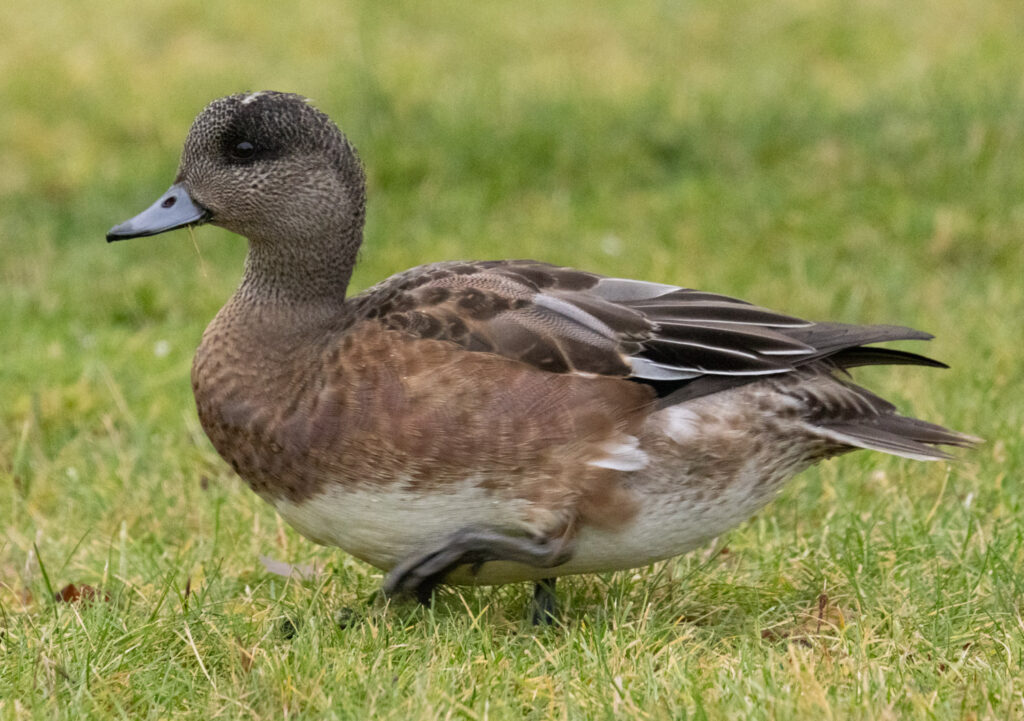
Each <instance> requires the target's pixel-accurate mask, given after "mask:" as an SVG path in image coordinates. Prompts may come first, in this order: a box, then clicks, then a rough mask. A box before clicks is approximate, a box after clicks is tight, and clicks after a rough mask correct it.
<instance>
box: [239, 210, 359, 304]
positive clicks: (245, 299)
mask: <svg viewBox="0 0 1024 721" xmlns="http://www.w3.org/2000/svg"><path fill="white" fill-rule="evenodd" d="M361 243H362V227H361V226H358V225H355V224H348V225H347V227H344V228H336V229H329V230H322V231H320V232H317V233H315V234H311V237H304V238H291V239H289V240H288V241H285V242H282V241H281V240H280V239H275V240H274V241H273V242H269V241H266V240H263V239H260V238H250V239H249V254H248V255H247V256H246V259H245V274H244V275H243V276H242V282H241V284H240V285H239V287H238V290H237V291H236V293H235V297H234V298H233V299H232V301H233V302H235V303H240V304H242V305H244V306H246V307H248V308H249V309H250V312H253V311H255V312H257V313H259V314H260V315H263V314H264V313H265V312H270V313H271V315H276V316H279V317H281V319H282V321H285V322H289V323H293V322H296V321H299V322H301V321H302V319H303V318H305V319H307V320H314V318H313V316H317V315H319V314H320V313H327V314H340V313H343V312H344V307H345V292H346V290H347V289H348V283H349V279H350V278H351V277H352V269H353V267H354V266H355V262H356V256H357V254H358V251H359V246H360V245H361ZM261 311H262V312H261Z"/></svg>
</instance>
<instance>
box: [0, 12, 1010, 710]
mask: <svg viewBox="0 0 1024 721" xmlns="http://www.w3.org/2000/svg"><path fill="white" fill-rule="evenodd" d="M0 27H3V28H4V41H3V43H2V44H0V158H2V161H0V352H2V363H0V721H3V720H6V719H27V718H40V719H53V718H68V719H71V718H73V719H81V718H125V719H150V718H152V719H157V718H160V719H165V718H197V719H199V718H202V719H229V718H252V717H257V718H268V719H269V718H282V717H287V718H309V719H319V718H352V719H368V718H374V719H376V718H382V719H420V718H424V719H431V718H466V719H484V718H488V719H519V718H532V719H549V718H564V719H577V718H598V717H600V718H624V717H634V718H652V719H682V718H693V719H703V718H710V719H715V718H749V719H817V718H836V719H949V718H969V719H982V718H999V719H1003V718H1024V391H1022V389H1024V359H1022V348H1024V322H1022V318H1024V282H1022V280H1024V248H1022V240H1024V81H1022V77H1024V73H1022V69H1024V60H1022V55H1021V51H1020V43H1021V40H1020V39H1021V37H1024V6H1021V4H1020V3H1019V1H1018V0H992V1H990V2H986V3H959V2H954V0H932V1H930V2H924V3H899V2H895V1H892V2H888V1H886V0H871V1H866V2H858V3H847V2H841V1H840V0H822V1H821V2H810V1H809V0H780V1H779V2H753V1H752V0H750V1H742V2H737V3H712V2H698V1H695V0H694V1H688V2H678V3H671V2H664V1H661V2H658V1H655V0H636V1H634V2H631V3H628V4H627V3H614V2H605V3H586V4H582V3H560V4H556V3H540V2H533V1H532V0H530V1H528V2H524V3H504V2H485V3H477V4H472V5H471V4H463V3H454V2H449V3H436V4H435V3H431V4H427V3H416V2H411V1H407V2H396V3H378V2H373V1H372V0H365V2H351V3H326V2H314V1H313V0H299V1H298V2H295V3H291V4H288V5H284V4H281V3H275V2H270V1H269V0H254V2H250V3H245V4H242V3H236V4H227V3H225V4H223V5H216V4H213V3H204V2H199V1H198V0H177V1H174V2H158V1H157V0H136V1H135V2H128V1H127V0H111V1H110V2H104V3H99V4H97V3H85V2H81V1H80V0H71V1H70V2H57V0H42V1H41V2H37V3H28V2H25V1H24V0H15V2H14V3H7V4H5V5H4V6H3V7H0ZM263 88H272V89H278V90H290V91H295V92H300V93H303V94H305V95H308V96H310V97H312V98H313V99H314V100H315V101H316V103H317V105H318V106H319V107H321V108H322V109H324V110H325V111H327V112H328V113H329V114H330V115H331V116H332V117H333V118H334V119H335V120H336V121H337V122H338V123H339V124H340V125H341V126H342V128H343V129H345V131H346V132H347V133H348V135H349V137H350V138H351V140H352V141H353V142H354V144H355V145H356V147H357V148H358V149H359V150H360V153H361V155H362V158H363V160H364V162H365V163H366V166H367V170H368V174H369V189H370V206H369V221H368V227H367V236H366V244H365V246H364V250H363V254H362V262H361V265H360V266H359V268H358V270H357V272H356V277H355V279H354V286H355V287H356V289H361V288H365V287H367V286H369V285H371V284H373V283H374V282H376V281H377V280H379V279H381V278H383V277H385V276H387V275H389V274H391V273H394V272H397V271H399V270H402V269H404V268H407V267H409V266H412V265H416V264H419V263H423V262H428V261H433V260H442V259H452V258H500V257H517V258H518V257H532V258H536V259H538V260H545V261H549V262H554V263H563V264H569V265H574V266H577V267H581V268H587V269H590V270H594V271H598V272H602V273H607V274H614V275H622V276H631V277H639V278H645V279H649V280H654V281H660V282H671V283H677V284H682V285H686V286H691V287H699V288H703V289H707V290H713V291H717V292H721V293H725V294H728V295H733V296H738V297H743V298H746V299H748V300H751V301H754V302H756V303H758V304H760V305H765V306H768V307H772V308H776V309H779V310H783V311H787V312H790V313H794V314H797V315H802V316H805V317H810V318H818V319H831V320H841V321H846V322H857V323H885V322H898V323H902V324H907V325H912V326H914V327H918V328H922V329H925V330H928V331H930V332H933V333H935V334H936V336H937V337H936V340H934V341H933V342H932V343H931V344H930V345H929V346H927V348H926V350H925V351H924V352H926V353H929V354H931V355H934V356H936V357H938V358H940V359H942V360H944V361H945V362H947V363H949V364H950V365H951V369H950V370H932V369H926V368H911V367H894V368H872V369H866V370H865V371H864V372H859V373H858V374H857V377H858V379H859V380H860V381H862V382H864V383H865V384H866V385H868V386H870V387H871V388H872V389H874V390H875V391H877V392H879V393H881V394H883V395H886V396H887V397H890V398H892V399H893V400H894V401H895V402H897V403H898V404H899V405H900V406H901V408H903V409H905V410H906V411H907V412H910V413H912V414H914V415H918V416H920V417H924V418H928V419H930V420H933V421H936V422H941V423H944V424H946V425H949V426H951V427H954V428H958V429H961V430H964V431H968V432H970V433H974V434H977V435H979V436H982V437H984V438H985V439H986V443H985V444H984V445H982V446H980V447H979V448H978V449H976V450H974V451H970V452H965V453H962V454H961V456H962V460H961V461H959V462H956V463H951V464H946V463H930V464H926V463H914V462H910V461H904V460H900V459H895V458H890V457H887V456H884V455H881V454H878V453H867V452H863V453H857V454H853V455H849V456H846V457H843V458H840V459H837V460H833V461H830V462H828V463H826V464H824V465H822V466H820V467H818V468H816V469H812V470H811V471H809V472H807V473H805V474H803V475H801V476H800V477H798V478H797V479H796V480H794V481H793V482H792V483H791V484H790V485H789V486H788V487H787V488H786V490H785V491H784V492H783V494H782V495H781V496H780V497H779V499H778V500H777V501H776V502H774V503H773V504H772V505H770V506H768V507H767V508H766V509H765V510H764V511H763V512H761V513H760V514H759V515H757V516H756V517H755V518H753V519H751V520H750V521H748V522H746V523H744V524H743V525H741V526H740V527H739V528H737V529H736V530H734V531H732V532H731V533H729V534H728V535H727V536H725V537H722V538H720V539H718V540H717V541H716V542H715V543H714V544H713V545H711V546H709V547H707V548H705V549H700V550H697V551H695V552H693V553H691V554H689V555H687V556H684V557H681V558H679V559H675V560H672V561H668V562H664V563H661V564H658V565H656V566H654V567H650V568H643V569H638V570H637V571H635V572H624V573H617V574H608V575H604V576H593V577H578V578H571V579H567V580H565V581H563V582H562V583H560V584H559V590H560V595H561V597H562V601H563V606H564V620H565V624H564V626H562V627H555V628H548V629H534V628H531V627H530V626H529V625H528V624H527V622H526V608H527V604H528V601H529V593H530V589H529V588H528V587H527V586H526V585H525V584H523V585H513V586H507V587H500V588H478V589H461V590H460V589H448V590H443V591H442V592H440V593H439V595H438V598H437V600H436V603H435V604H434V606H433V607H432V608H431V609H429V610H428V609H424V608H420V607H417V606H414V605H412V604H409V603H392V604H390V605H386V604H385V603H383V601H382V600H381V599H380V598H379V597H378V596H377V595H376V593H375V592H376V590H377V588H378V587H379V585H380V582H381V574H380V573H379V572H378V571H376V570H375V569H372V568H370V567H368V566H366V565H364V564H362V563H360V562H358V561H356V560H354V559H352V558H350V557H348V556H346V555H345V554H343V553H342V552H340V551H336V550H332V549H327V548H322V547H318V546H315V545H313V544H312V543H310V542H309V541H306V540H305V539H303V538H302V537H300V536H299V535H297V534H296V533H295V532H293V531H292V530H291V529H290V528H288V527H286V526H285V525H284V524H283V522H282V521H280V520H279V519H278V518H277V517H276V516H275V515H274V513H273V512H272V511H271V509H270V508H269V507H268V506H266V505H264V504H263V503H262V502H261V501H260V500H259V499H258V498H257V497H256V496H255V495H254V494H252V493H251V492H250V491H249V490H248V489H247V488H246V487H245V486H244V484H243V483H242V482H241V481H239V480H238V479H237V478H236V477H234V476H233V474H232V473H231V472H230V470H229V469H228V468H227V466H226V465H225V464H223V463H222V462H221V461H220V460H219V458H218V457H217V456H216V454H215V452H214V451H213V449H212V447H211V446H210V445H209V444H208V442H207V441H206V439H205V437H204V436H203V434H202V431H201V430H200V428H199V425H198V421H197V419H196V417H195V408H194V405H193V402H192V397H191V390H190V386H189V365H190V362H191V356H192V353H193V351H194V349H195V346H196V344H197V343H198V340H199V336H200V334H201V333H202V330H203V328H204V327H205V325H206V323H207V322H208V321H209V320H210V319H211V318H212V316H213V314H214V313H215V312H216V311H217V309H218V308H219V307H220V305H221V304H222V303H223V302H224V300H225V299H226V298H227V297H228V296H229V295H230V293H231V292H232V290H233V288H234V286H235V284H236V283H237V282H238V279H239V277H240V273H241V265H242V261H243V258H244V253H245V244H244V241H241V240H240V239H239V238H237V237H233V236H231V235H230V234H228V233H226V232H225V231H222V230H219V229H215V228H209V227H206V228H201V229H198V230H197V231H195V232H194V234H191V237H190V233H188V232H185V231H180V232H177V233H174V234H170V235H166V236H160V237H157V238H150V239H145V238H144V239H138V240H134V241H130V242H126V243H119V244H117V245H110V246H108V245H107V244H106V243H105V242H104V239H103V236H104V233H105V232H106V230H107V229H108V228H109V227H110V226H112V225H114V224H115V223H117V222H119V221H121V220H124V219H125V218H127V217H129V216H131V215H134V214H135V213H136V212H138V211H139V210H141V209H142V208H144V207H146V206H147V205H148V204H149V203H151V202H152V201H153V200H154V199H155V198H156V197H157V196H158V195H159V194H160V193H162V192H163V191H164V190H165V189H166V188H167V186H168V185H169V184H170V183H171V182H172V180H173V177H174V170H175V167H176V164H177V158H178V153H179V151H180V146H181V142H182V140H183V139H184V136H185V133H186V132H187V129H188V126H189V123H190V122H191V120H192V118H193V117H194V115H195V114H196V113H197V112H198V111H199V110H200V109H201V108H202V107H203V106H204V105H205V104H206V103H207V102H208V101H209V100H211V99H213V98H216V97H219V96H221V95H225V94H228V93H231V92H236V91H240V90H255V89H263ZM914 350H922V348H914ZM261 556H263V557H266V558H269V559H274V560H276V561H279V562H281V563H286V564H293V565H294V566H295V567H296V568H300V567H301V568H302V569H305V570H307V571H308V572H307V573H305V574H303V575H302V577H299V574H293V575H292V576H291V577H290V578H286V577H283V576H281V575H277V574H275V573H273V572H271V571H270V570H268V568H267V567H266V566H265V564H264V563H263V562H262V561H261V560H260V559H261ZM271 565H273V564H271ZM68 584H75V588H76V589H77V590H76V591H75V592H72V591H71V590H70V589H66V590H65V592H64V593H63V594H59V592H60V591H61V589H64V588H65V587H66V586H67V585H68ZM56 595H60V600H55V596H56ZM76 596H80V598H78V599H77V600H75V597H76Z"/></svg>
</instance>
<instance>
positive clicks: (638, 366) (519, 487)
mask: <svg viewBox="0 0 1024 721" xmlns="http://www.w3.org/2000/svg"><path fill="white" fill-rule="evenodd" d="M365 216H366V175H365V172H364V169H363V165H362V162H361V161H360V158H359V155H358V154H357V152H356V150H355V148H354V147H353V145H352V143H351V142H349V140H348V138H347V137H346V136H345V135H344V134H343V133H342V131H341V130H340V129H339V128H338V127H337V126H336V125H335V124H334V122H333V121H332V120H331V119H330V118H329V117H328V116H327V115H326V114H324V113H323V112H321V111H320V110H318V109H317V108H316V107H314V105H313V104H312V103H311V102H310V101H309V100H307V99H306V98H305V97H303V96H300V95H297V94H292V93H284V92H276V91H259V92H246V93H239V94H234V95H230V96H228V97H223V98H220V99H217V100H214V101H213V102H211V103H210V104H209V105H208V106H206V108H205V109H203V110H202V111H201V112H200V113H199V115H198V116H197V117H196V119H195V121H194V122H193V124H192V126H191V129H190V130H189V131H188V135H187V138H186V140H185V144H184V149H183V151H182V155H181V160H180V164H179V168H178V172H177V176H176V177H175V179H174V182H173V184H172V185H171V187H170V189H169V190H167V192H165V193H164V194H163V195H161V196H160V197H159V198H158V199H157V200H156V202H155V203H153V205H152V206H150V207H149V208H148V209H146V210H144V211H143V212H141V213H139V214H138V215H136V216H134V217H133V218H131V219H130V220H127V221H125V222H123V223H121V224H119V225H116V226H115V227H113V228H111V230H110V231H109V232H108V234H107V240H108V241H119V240H124V239H128V238H137V237H144V236H151V235H156V234H159V233H165V232H167V231H171V230H174V229H177V228H184V227H187V226H198V225H202V224H205V223H210V224H213V225H216V226H220V227H222V228H226V229H227V230H229V231H232V232H233V233H236V234H238V235H241V236H243V237H245V238H246V239H247V241H248V253H247V256H246V260H245V267H244V272H243V275H242V279H241V283H240V284H239V286H238V288H237V290H236V291H235V293H234V295H232V296H231V298H230V299H229V300H228V301H227V302H226V304H225V305H224V306H223V307H222V308H221V310H220V311H219V312H218V313H217V314H216V316H215V317H214V319H213V321H212V322H211V323H210V324H209V326H208V327H207V329H206V331H205V332H204V333H203V336H202V340H201V342H200V344H199V347H198V350H197V352H196V355H195V359H194V362H193V365H192V374H191V379H192V389H193V391H194V395H195V402H196V408H197V412H198V416H199V420H200V422H201V425H202V428H203V430H204V431H205V433H206V435H207V436H208V437H209V440H210V442H211V443H212V445H213V448H214V449H216V451H217V453H218V454H219V455H220V456H221V457H223V459H224V460H225V461H227V463H228V464H230V466H231V468H233V469H234V471H235V473H237V475H238V476H240V477H241V478H242V479H243V480H244V481H245V482H246V483H247V484H248V485H249V487H250V488H251V489H252V490H253V491H255V492H256V493H257V494H258V495H259V496H260V497H262V498H263V499H264V500H265V501H267V502H268V503H269V504H270V505H272V506H273V507H274V509H275V510H276V511H277V513H278V514H280V516H281V517H282V518H283V519H284V520H285V521H286V522H287V523H289V524H290V525H291V526H293V527H294V528H295V529H296V530H297V531H298V532H299V533H300V534H302V535H303V536H305V537H307V538H308V539H310V540H312V541H314V542H316V543H318V544H325V545H329V546H336V547H338V548H340V549H342V550H344V551H346V552H347V553H349V554H351V555H353V556H355V557H356V558H358V559H361V560H362V561H365V562H366V563H368V564H370V565H372V566H374V567H376V568H378V569H380V570H381V571H383V572H384V573H385V574H386V575H385V578H384V582H383V590H384V591H385V592H386V593H387V594H388V595H389V596H395V595H403V596H412V597H415V598H416V599H418V600H419V601H420V602H422V603H424V604H428V603H429V602H430V599H431V597H432V594H433V592H434V590H435V588H436V587H438V586H439V585H440V584H452V585H477V584H482V585H492V584H505V583H514V582H533V583H534V597H533V602H532V604H531V608H532V620H533V621H534V622H535V623H543V622H548V621H550V620H551V619H553V618H555V614H556V612H557V601H556V597H555V579H557V578H559V577H561V576H565V575H570V574H588V573H599V572H607V571H617V570H622V569H632V568H639V567H644V566H648V565H649V564H652V563H654V562H656V561H660V560H663V559H667V558H672V557H674V556H678V555H680V554H683V553H686V552H688V551H690V550H692V549H694V548H696V547H698V546H700V545H702V544H705V543H707V542H708V541H710V540H711V539H714V538H715V537H717V536H720V535H721V534H723V533H725V532H726V531H728V530H730V529H731V528H733V527H735V526H737V525H738V524H740V523H741V522H743V521H744V520H745V519H747V518H749V517H750V516H751V515H752V514H754V513H755V512H757V511H758V510H760V509H761V508H763V507H764V506H765V505H766V504H767V503H769V502H770V501H771V500H772V499H773V498H774V497H775V496H776V495H777V494H778V493H779V491H780V489H781V488H782V487H783V486H784V484H785V483H786V481H787V480H788V479H790V478H792V477H793V476H794V475H796V474H797V473H799V472H801V471H803V470H805V469H806V468H808V467H810V466H812V465H814V464H816V463H818V462H819V461H822V460H824V459H827V458H831V457H833V456H838V455H841V454H845V453H847V452H850V451H854V450H857V449H868V450H874V451H880V452H883V453H888V454H892V455H895V456H902V457H904V458H910V459H916V460H923V461H939V460H947V459H950V458H952V457H953V456H952V455H951V454H950V453H949V452H948V450H947V449H946V448H944V447H967V446H971V445H973V444H975V443H977V442H978V441H979V439H977V438H975V437H973V436H970V435H967V434H964V433H960V432H957V431H953V430H949V429H947V428H945V427H943V426H940V425H936V424H933V423H930V422H927V421H923V420H919V419H916V418H913V417H910V416H907V415H902V414H901V413H899V412H898V411H897V409H896V408H895V406H894V405H893V404H891V403H889V402H888V401H886V400H884V399H882V398H881V397H879V396H877V395H875V394H873V393H872V392H870V391H868V390H866V389H865V388H862V387H860V386H858V385H856V384H855V383H854V382H853V380H852V376H851V373H850V372H851V370H852V369H854V368H856V367H860V366H869V365H882V364H893V365H919V366H930V367H941V368H945V367H946V366H945V364H943V363H940V362H938V361H935V360H932V359H930V358H928V357H925V356H922V355H919V354H916V353H912V352H909V351H905V350H898V349H893V348H888V347H885V346H880V345H878V344H880V343H885V342H889V341H903V340H928V339H930V338H932V336H931V335H930V334H927V333H924V332H921V331H918V330H914V329H911V328H907V327H903V326H898V325H851V324H844V323H834V322H812V321H807V320H803V319H801V318H798V317H795V316H792V315H788V314H785V313H780V312H776V311H774V310H770V309H767V308H763V307H760V306H757V305H753V304H751V303H748V302H745V301H742V300H739V299H736V298H733V297H730V296H726V295H719V294H717V293H710V292H704V291H700V290H695V289H692V288H688V287H684V286H676V285H670V284H664V283H655V282H649V281H644V280H635V279H630V278H618V277H611V276H606V275H601V274H598V273H593V272H588V271H585V270H577V269H573V268H568V267H562V266H556V265H551V264H547V263H544V262H540V261H534V260H488V261H444V262H434V263H429V264H426V265H421V266H418V267H415V268H412V269H411V270H406V271H404V272H401V273H398V274H397V275H394V276H392V277H390V278H388V279H386V280H383V281H381V282H380V283H378V284H376V285H374V286H373V287H371V288H369V289H368V290H366V291H364V292H362V293H359V294H357V295H353V296H350V295H349V294H348V292H347V291H348V286H349V281H350V278H351V275H352V271H353V268H354V266H355V264H356V260H357V255H358V253H359V250H360V247H361V245H362V242H363V228H364V220H365Z"/></svg>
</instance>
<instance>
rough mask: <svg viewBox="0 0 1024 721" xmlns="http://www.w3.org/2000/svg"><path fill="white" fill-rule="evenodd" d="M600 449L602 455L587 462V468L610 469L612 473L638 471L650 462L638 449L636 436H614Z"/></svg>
mask: <svg viewBox="0 0 1024 721" xmlns="http://www.w3.org/2000/svg"><path fill="white" fill-rule="evenodd" d="M600 448H601V452H602V453H603V454H604V455H602V456H599V457H598V458H595V459H594V460H592V461H588V462H587V465H588V466H596V467H597V468H610V469H611V470H613V471H639V470H640V469H641V468H646V467H647V464H648V463H650V460H651V459H650V458H649V457H648V456H647V453H646V452H644V450H643V449H642V448H640V440H639V439H638V438H637V437H636V436H627V435H620V436H616V437H615V438H613V439H611V440H610V441H605V443H604V444H603V445H601V447H600Z"/></svg>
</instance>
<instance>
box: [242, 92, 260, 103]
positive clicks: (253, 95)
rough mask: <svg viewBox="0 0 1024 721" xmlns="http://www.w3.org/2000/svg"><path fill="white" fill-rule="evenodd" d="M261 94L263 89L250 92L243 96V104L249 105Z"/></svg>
mask: <svg viewBox="0 0 1024 721" xmlns="http://www.w3.org/2000/svg"><path fill="white" fill-rule="evenodd" d="M261 95H263V91H262V90H257V91H256V92H255V93H249V94H248V95H246V96H245V97H244V98H242V105H248V104H249V103H251V102H252V101H253V100H255V99H256V98H258V97H259V96H261Z"/></svg>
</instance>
